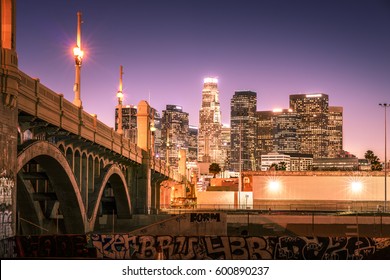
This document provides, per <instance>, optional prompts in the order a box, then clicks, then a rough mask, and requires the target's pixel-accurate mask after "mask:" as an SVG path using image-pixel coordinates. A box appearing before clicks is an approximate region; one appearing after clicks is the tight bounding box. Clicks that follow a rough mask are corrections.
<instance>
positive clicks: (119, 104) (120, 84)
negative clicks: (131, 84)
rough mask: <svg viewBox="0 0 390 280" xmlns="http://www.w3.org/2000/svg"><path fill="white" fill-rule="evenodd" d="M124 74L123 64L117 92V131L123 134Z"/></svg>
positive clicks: (120, 69)
mask: <svg viewBox="0 0 390 280" xmlns="http://www.w3.org/2000/svg"><path fill="white" fill-rule="evenodd" d="M122 75H123V66H122V65H121V66H120V68H119V89H118V92H117V94H116V97H117V98H118V128H117V130H116V131H117V132H118V133H119V134H123V129H122V124H123V117H122V101H123V92H122V88H123V82H122Z"/></svg>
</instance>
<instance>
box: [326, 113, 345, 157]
mask: <svg viewBox="0 0 390 280" xmlns="http://www.w3.org/2000/svg"><path fill="white" fill-rule="evenodd" d="M328 131H329V155H328V156H329V157H330V158H335V157H339V156H340V154H341V153H342V151H343V107H338V106H337V107H336V106H329V124H328Z"/></svg>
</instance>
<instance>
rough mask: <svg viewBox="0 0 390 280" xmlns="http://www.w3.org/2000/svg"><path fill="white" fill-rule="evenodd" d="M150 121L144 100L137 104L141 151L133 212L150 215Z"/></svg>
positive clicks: (138, 138) (146, 103)
mask: <svg viewBox="0 0 390 280" xmlns="http://www.w3.org/2000/svg"><path fill="white" fill-rule="evenodd" d="M151 119H152V110H151V108H150V106H149V104H148V102H146V101H145V100H142V101H140V102H139V103H138V107H137V130H138V131H137V145H138V147H140V148H141V149H142V164H141V166H140V167H139V170H138V172H137V181H136V194H135V195H136V196H135V197H134V195H133V198H134V199H135V212H136V213H139V214H141V213H142V214H150V211H151V208H152V186H151V180H152V178H151V170H150V165H151V162H150V158H151V147H152V142H151V130H150V129H151Z"/></svg>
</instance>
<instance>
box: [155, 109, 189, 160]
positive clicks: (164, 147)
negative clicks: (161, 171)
mask: <svg viewBox="0 0 390 280" xmlns="http://www.w3.org/2000/svg"><path fill="white" fill-rule="evenodd" d="M188 136H189V124H188V113H186V112H183V109H182V107H181V106H178V105H167V106H166V109H165V110H163V111H162V117H161V149H160V157H161V158H162V159H165V160H166V161H167V162H168V163H169V164H170V165H174V166H175V165H177V162H178V159H179V150H180V149H183V148H184V149H187V148H188Z"/></svg>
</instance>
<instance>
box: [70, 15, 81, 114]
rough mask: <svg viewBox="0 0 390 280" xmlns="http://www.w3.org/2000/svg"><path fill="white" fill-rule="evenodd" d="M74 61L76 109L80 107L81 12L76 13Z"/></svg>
mask: <svg viewBox="0 0 390 280" xmlns="http://www.w3.org/2000/svg"><path fill="white" fill-rule="evenodd" d="M73 55H74V61H75V66H76V73H75V82H74V87H73V91H74V100H73V104H74V105H76V106H77V107H82V102H81V98H80V72H81V64H82V60H83V56H84V52H83V51H82V50H81V12H77V44H76V46H75V47H74V48H73Z"/></svg>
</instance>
